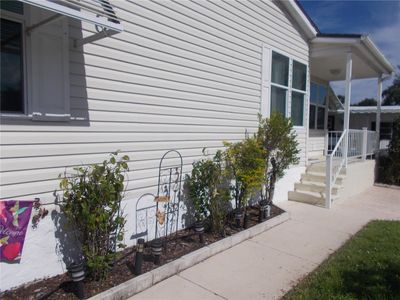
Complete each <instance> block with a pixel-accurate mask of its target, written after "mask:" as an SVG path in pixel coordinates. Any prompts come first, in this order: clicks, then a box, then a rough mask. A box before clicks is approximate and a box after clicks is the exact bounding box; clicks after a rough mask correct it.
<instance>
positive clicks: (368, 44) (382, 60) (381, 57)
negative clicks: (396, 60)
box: [361, 35, 396, 77]
mask: <svg viewBox="0 0 400 300" xmlns="http://www.w3.org/2000/svg"><path fill="white" fill-rule="evenodd" d="M361 42H362V43H363V44H364V45H365V46H366V47H367V48H368V50H369V51H370V52H371V53H372V55H374V56H375V58H376V59H377V60H379V61H380V63H381V64H382V65H383V66H384V67H385V69H386V70H387V71H388V72H387V73H388V74H389V76H388V77H390V76H391V75H393V74H394V73H395V71H396V70H395V68H394V67H393V66H392V64H391V63H390V62H389V61H388V60H387V58H386V57H385V56H384V55H383V54H382V52H380V51H379V49H378V47H376V45H375V43H374V42H373V41H372V40H371V39H370V37H369V36H368V35H363V36H362V37H361Z"/></svg>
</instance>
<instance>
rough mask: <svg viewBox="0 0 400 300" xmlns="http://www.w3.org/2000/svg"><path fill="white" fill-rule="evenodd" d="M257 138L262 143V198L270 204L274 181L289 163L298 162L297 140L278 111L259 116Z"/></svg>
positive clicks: (291, 125)
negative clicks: (263, 192)
mask: <svg viewBox="0 0 400 300" xmlns="http://www.w3.org/2000/svg"><path fill="white" fill-rule="evenodd" d="M257 140H258V142H259V144H260V145H262V149H263V156H264V162H265V177H264V178H265V179H266V181H265V195H264V196H263V198H265V200H266V201H267V203H268V204H272V199H273V197H274V191H275V184H276V181H277V180H278V179H279V178H281V177H283V175H284V173H285V170H286V169H287V168H289V166H290V165H294V164H297V163H298V162H299V157H298V154H299V152H300V150H299V149H298V142H297V141H296V133H295V132H294V130H293V124H292V122H291V120H290V119H287V118H285V117H283V116H282V114H280V113H273V114H272V115H271V118H269V119H262V118H260V122H259V127H258V133H257Z"/></svg>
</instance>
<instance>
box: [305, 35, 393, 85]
mask: <svg viewBox="0 0 400 300" xmlns="http://www.w3.org/2000/svg"><path fill="white" fill-rule="evenodd" d="M349 52H351V53H352V59H353V74H352V75H353V76H352V79H363V78H374V77H379V76H381V75H385V74H386V75H389V74H391V73H393V72H394V71H395V70H394V68H393V66H392V65H391V64H390V63H389V61H388V60H387V59H386V58H385V56H384V55H383V54H382V53H381V52H380V51H379V49H378V48H377V47H376V46H375V45H374V43H373V42H372V41H371V39H370V38H369V37H368V36H364V35H344V36H343V35H341V36H338V35H320V36H318V37H317V38H315V39H314V40H313V41H312V44H311V59H310V68H311V75H312V76H315V77H318V78H320V79H322V80H326V81H339V80H345V78H346V57H347V53H349Z"/></svg>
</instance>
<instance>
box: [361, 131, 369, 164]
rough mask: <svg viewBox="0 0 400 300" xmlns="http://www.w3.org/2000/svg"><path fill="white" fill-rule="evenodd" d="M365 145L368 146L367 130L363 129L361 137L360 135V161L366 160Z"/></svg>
mask: <svg viewBox="0 0 400 300" xmlns="http://www.w3.org/2000/svg"><path fill="white" fill-rule="evenodd" d="M367 145H368V128H367V127H363V135H362V148H361V149H362V150H361V158H362V160H366V159H367Z"/></svg>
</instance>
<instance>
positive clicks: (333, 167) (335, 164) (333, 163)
mask: <svg viewBox="0 0 400 300" xmlns="http://www.w3.org/2000/svg"><path fill="white" fill-rule="evenodd" d="M345 135H346V130H345V131H343V132H342V134H341V136H340V138H339V140H338V141H337V143H336V146H335V148H333V150H332V152H331V153H330V154H328V155H327V156H326V191H325V206H326V208H330V207H331V204H332V186H333V185H334V184H335V183H336V179H337V177H338V175H339V173H340V171H341V170H342V168H343V167H344V165H345V157H344V155H345V151H344V149H345V148H344V147H345V143H344V142H345V139H344V137H345Z"/></svg>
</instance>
